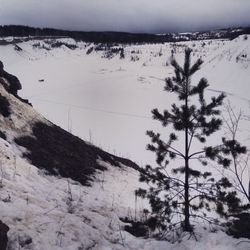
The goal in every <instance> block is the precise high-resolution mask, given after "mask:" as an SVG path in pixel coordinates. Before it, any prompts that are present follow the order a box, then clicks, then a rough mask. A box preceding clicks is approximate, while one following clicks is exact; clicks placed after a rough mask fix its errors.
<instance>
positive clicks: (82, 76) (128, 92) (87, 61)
mask: <svg viewBox="0 0 250 250" xmlns="http://www.w3.org/2000/svg"><path fill="white" fill-rule="evenodd" d="M59 41H61V42H66V43H67V44H76V45H77V46H78V48H77V49H75V50H70V49H69V48H67V47H66V46H64V45H63V46H61V47H60V48H53V49H52V50H47V49H46V48H50V47H49V46H50V45H49V43H46V42H44V41H29V42H25V43H22V44H19V46H20V47H21V48H22V49H23V51H16V50H15V49H14V46H13V45H8V46H1V47H0V51H1V57H0V60H2V61H3V62H4V64H5V65H6V70H7V71H9V72H10V73H13V74H14V75H16V76H17V77H18V78H19V79H20V81H21V83H22V85H23V90H22V91H21V92H20V94H21V96H22V97H25V98H28V99H29V100H30V101H31V102H32V104H33V105H34V107H35V108H36V109H37V110H38V111H39V112H41V114H43V115H44V116H45V117H46V118H48V119H49V120H51V121H52V122H54V123H56V124H58V125H60V126H61V127H63V128H65V129H66V130H69V131H71V132H72V133H73V134H75V135H78V136H79V137H81V138H83V139H85V140H90V141H92V142H93V143H94V144H96V145H98V146H100V147H102V148H103V149H105V150H107V151H109V152H111V153H116V154H117V155H121V156H124V157H129V158H131V159H132V160H135V161H136V162H137V163H138V164H145V163H154V155H152V153H150V152H147V151H146V150H145V147H146V144H147V143H148V142H149V139H148V138H147V136H145V132H146V130H150V129H156V128H157V130H159V131H161V127H160V126H159V125H158V124H157V122H155V121H153V120H152V119H151V112H150V111H151V110H152V109H153V108H155V107H158V108H160V109H163V108H168V107H169V105H170V104H171V103H172V102H173V101H174V100H175V99H174V98H173V97H172V96H171V94H168V93H166V92H164V91H162V89H163V86H164V79H165V78H166V77H168V76H171V75H172V73H173V71H172V67H171V66H166V62H169V58H170V56H171V51H172V50H174V51H175V57H176V58H177V60H178V61H180V63H181V62H182V60H183V55H184V53H183V52H184V46H189V47H191V48H192V49H193V51H194V52H193V60H194V59H196V58H198V57H202V59H203V60H204V65H203V67H202V69H201V70H200V71H199V73H198V74H197V75H196V76H195V78H194V81H196V80H198V79H199V78H200V77H206V78H207V79H208V81H209V84H210V93H209V94H218V93H217V91H226V92H227V93H228V97H229V99H230V100H231V102H232V103H233V105H234V106H236V107H237V108H239V107H241V108H242V109H244V112H245V115H249V99H250V98H249V84H250V82H249V81H250V68H249V63H250V37H249V38H248V39H247V40H245V39H244V37H243V36H241V37H239V38H237V39H235V40H233V41H220V40H214V41H205V42H203V41H196V42H185V43H177V44H175V45H174V44H160V45H137V46H126V47H125V48H124V49H125V59H123V60H121V59H119V55H117V56H115V57H114V58H112V59H107V58H102V55H103V52H102V51H97V52H96V51H93V52H92V53H91V54H90V55H86V51H87V50H88V49H89V48H90V47H92V46H93V44H85V43H82V42H81V43H76V42H75V41H74V40H72V39H60V40H59ZM38 43H40V47H37V46H34V44H35V45H37V44H38ZM131 57H138V58H139V60H138V61H135V62H133V61H131ZM39 80H44V81H43V82H39ZM215 92H216V93H215Z"/></svg>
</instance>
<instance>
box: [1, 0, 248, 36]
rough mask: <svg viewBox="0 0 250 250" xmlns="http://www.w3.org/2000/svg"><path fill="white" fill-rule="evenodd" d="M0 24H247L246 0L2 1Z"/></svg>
mask: <svg viewBox="0 0 250 250" xmlns="http://www.w3.org/2000/svg"><path fill="white" fill-rule="evenodd" d="M0 24H2V25H3V24H22V25H29V26H36V27H53V28H60V29H70V30H86V31H107V30H109V31H111V30H112V31H130V32H151V33H164V32H169V31H193V30H206V29H211V28H221V27H229V26H234V27H235V26H243V25H244V26H246V25H249V26H250V0H0Z"/></svg>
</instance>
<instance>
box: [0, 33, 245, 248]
mask: <svg viewBox="0 0 250 250" xmlns="http://www.w3.org/2000/svg"><path fill="white" fill-rule="evenodd" d="M8 39H9V40H10V41H11V39H12V38H8ZM185 46H189V47H191V48H193V56H194V58H199V57H200V56H201V57H202V58H203V60H204V61H205V62H204V66H203V68H202V69H201V71H200V72H199V75H198V76H197V79H198V78H199V77H203V76H204V77H207V78H208V80H209V83H210V93H211V95H212V94H214V92H218V91H225V92H226V93H228V97H229V99H230V100H231V102H232V104H233V105H234V106H236V107H237V108H240V107H241V108H242V109H243V110H244V112H245V115H246V118H247V116H248V115H249V110H248V109H249V99H250V98H249V96H248V95H249V93H248V92H247V89H248V88H247V87H248V84H249V79H250V78H249V77H250V68H249V63H250V59H249V58H250V37H248V39H246V38H245V37H244V36H241V37H239V38H237V39H235V40H233V41H222V40H216V41H212V40H211V41H205V42H204V41H196V42H185V43H176V44H161V45H134V46H121V45H118V46H116V47H115V48H118V51H119V52H118V53H117V52H116V50H113V52H112V53H111V54H110V53H109V52H110V50H111V49H109V50H108V51H104V50H102V49H100V47H99V48H98V45H94V44H90V43H88V44H86V43H83V42H78V43H77V42H76V41H74V40H72V39H57V40H54V39H46V40H32V41H27V42H23V43H19V44H18V45H16V44H9V45H5V46H0V52H1V57H0V60H1V61H3V62H4V65H5V70H6V71H8V72H10V73H12V74H14V75H16V76H17V77H18V78H19V79H20V81H21V83H22V87H23V89H22V90H21V91H19V94H20V96H21V97H23V98H27V99H28V100H29V101H30V102H31V103H32V104H33V106H34V108H35V109H33V108H32V107H31V106H30V105H29V104H27V103H25V102H23V101H21V100H19V99H18V98H17V97H15V96H14V95H12V94H10V93H9V92H8V91H6V89H5V88H4V87H3V86H2V85H0V93H1V96H4V97H5V98H6V99H7V100H8V102H9V104H10V111H11V112H10V115H9V116H7V117H3V116H0V117H1V124H2V126H1V132H3V133H4V135H5V136H6V138H4V136H3V139H1V138H0V149H1V152H2V154H1V156H0V162H1V192H0V202H1V206H0V214H1V220H2V221H3V222H4V223H6V224H7V225H8V226H9V227H10V231H9V233H8V236H9V249H32V250H33V249H34V250H38V249H39V250H47V249H51V250H54V249H72V250H73V249H74V250H75V249H79V250H80V249H96V250H109V249H113V250H119V249H145V250H153V249H155V250H158V249H159V250H161V249H169V250H171V249H176V250H190V249H192V250H198V249H199V250H200V249H204V250H209V249H218V250H219V249H220V250H224V249H227V250H233V249H239V250H246V249H249V246H250V245H249V243H248V242H246V240H244V239H238V240H237V239H232V238H231V237H229V236H226V234H224V233H223V232H220V231H219V232H217V233H208V232H206V231H203V230H202V229H200V234H198V235H197V236H198V237H200V238H199V240H198V241H195V240H194V239H192V240H188V241H183V242H178V243H175V244H170V243H168V242H165V241H155V240H152V239H143V238H136V237H134V236H132V235H131V234H129V233H128V232H126V231H125V230H124V226H125V223H124V222H122V220H121V218H125V217H129V218H134V219H137V218H140V217H142V216H143V215H142V210H143V209H144V208H147V207H148V204H147V203H146V201H142V200H140V199H138V198H137V197H135V195H134V191H135V189H136V188H138V187H139V186H140V185H142V184H140V183H139V182H138V176H139V173H138V171H137V170H136V166H137V165H136V164H134V163H133V162H131V161H130V160H126V159H124V158H123V157H125V158H129V159H132V160H135V161H136V162H137V163H139V164H145V163H153V162H154V156H153V155H152V154H151V153H149V152H147V151H145V146H146V144H147V142H148V138H147V137H146V136H145V131H146V130H148V129H157V130H158V131H161V130H162V128H161V127H159V126H158V124H157V123H155V122H154V121H153V120H152V119H151V114H150V110H151V109H152V108H154V107H159V108H160V109H161V108H165V107H169V105H170V104H171V103H172V102H173V101H174V99H173V97H171V95H169V94H166V93H165V92H163V91H162V89H163V85H164V78H165V77H167V76H170V75H171V74H172V68H171V67H170V66H169V59H170V56H171V54H172V53H174V55H175V57H176V58H177V60H178V61H181V60H183V55H184V48H185ZM91 48H93V49H91ZM120 48H123V49H124V55H125V58H124V59H120V57H121V55H120V51H121V50H120ZM197 79H196V78H195V79H194V80H197ZM3 80H4V81H6V79H3ZM35 110H37V111H38V112H37V111H35ZM40 113H41V115H40ZM44 117H46V119H45V118H44ZM48 120H51V121H52V122H53V123H55V124H57V125H59V126H61V127H62V128H64V129H66V130H68V131H69V132H72V133H73V134H74V135H77V136H79V137H81V138H83V139H85V140H87V141H90V142H91V143H93V144H94V145H96V146H100V147H101V148H102V149H103V150H106V151H109V153H106V152H105V151H103V150H101V149H99V148H96V147H95V146H93V145H92V144H91V143H85V142H83V141H81V140H80V139H79V138H77V137H75V136H71V135H70V133H67V132H66V131H63V130H62V129H61V128H59V127H57V126H55V125H53V124H52V123H51V122H50V121H48ZM37 124H38V125H37ZM39 124H43V125H42V126H41V125H39ZM243 125H244V126H245V127H247V126H248V121H246V122H245V124H243ZM244 131H245V129H244ZM246 132H248V131H246ZM244 133H245V132H244ZM51 138H53V140H52V139H51ZM246 138H247V137H246ZM246 142H248V141H247V140H246ZM50 143H51V144H50ZM52 143H54V144H52ZM53 145H54V147H53ZM36 147H39V148H40V149H42V154H40V155H37V149H36ZM70 147H71V148H70ZM83 151H84V152H87V153H86V155H84V153H83V155H84V157H85V158H87V159H88V160H87V161H86V162H79V159H80V160H82V158H79V157H78V155H82V152H83ZM69 152H73V153H72V155H70V154H69ZM74 152H77V155H74ZM113 154H114V155H113ZM115 155H119V156H121V157H116V156H115ZM24 156H25V157H26V158H24ZM59 156H61V157H59ZM64 156H65V158H63V157H64ZM40 157H43V158H42V159H41V158H40ZM70 157H72V158H70ZM84 157H83V158H84ZM60 159H62V161H61V162H60ZM70 159H71V162H70ZM81 163H82V165H81V167H82V168H81V167H79V165H78V164H81ZM88 164H89V165H88ZM76 169H80V170H82V171H83V173H82V172H81V171H79V172H75V170H76ZM85 170H86V171H87V173H85ZM73 172H74V173H75V174H72V173H73ZM58 173H59V174H60V177H58V176H57V174H58ZM51 174H53V175H51ZM69 177H70V178H69ZM88 185H91V186H88ZM188 237H189V236H187V237H186V238H188ZM186 238H185V237H184V239H186Z"/></svg>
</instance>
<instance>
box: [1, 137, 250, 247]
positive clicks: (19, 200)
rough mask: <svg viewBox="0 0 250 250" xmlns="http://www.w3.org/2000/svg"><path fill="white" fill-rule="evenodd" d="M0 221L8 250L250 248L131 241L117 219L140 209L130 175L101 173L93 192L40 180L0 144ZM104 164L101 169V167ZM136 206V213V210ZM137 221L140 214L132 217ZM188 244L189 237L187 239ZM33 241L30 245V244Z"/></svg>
mask: <svg viewBox="0 0 250 250" xmlns="http://www.w3.org/2000/svg"><path fill="white" fill-rule="evenodd" d="M0 150H1V156H0V160H1V193H0V214H1V220H2V221H3V222H4V223H6V224H7V225H8V226H9V227H10V231H9V233H8V236H9V249H13V250H17V249H32V250H48V249H50V250H59V249H63V250H77V249H78V250H80V249H84V250H85V249H93V250H123V249H128V250H129V249H131V250H136V249H143V250H174V249H175V250H191V249H192V250H201V249H203V250H211V249H213V250H235V249H238V250H246V249H249V247H250V246H249V244H250V243H249V242H248V241H247V240H245V239H238V240H236V239H233V238H231V237H229V236H227V235H226V234H225V233H223V232H220V231H218V232H216V233H208V232H206V231H203V230H202V229H201V230H199V233H197V237H198V241H196V240H194V239H191V240H185V237H184V240H183V241H182V242H179V243H175V244H171V243H168V242H166V241H156V240H153V239H142V238H136V237H134V236H132V235H130V234H129V233H127V232H126V231H124V229H123V227H124V223H123V222H121V221H120V219H119V217H124V216H130V217H131V216H132V217H133V218H135V211H137V213H138V211H139V210H140V209H141V208H142V207H143V206H144V205H145V204H143V203H142V202H141V201H139V202H138V203H135V202H134V199H133V197H134V192H133V191H134V188H136V187H138V181H137V178H138V173H136V172H135V170H132V169H130V170H128V169H124V170H122V169H118V168H113V167H112V166H109V170H108V171H106V172H104V173H100V174H99V175H98V176H97V180H96V181H95V182H94V185H93V187H83V186H81V185H80V184H79V183H76V182H73V181H72V180H70V179H65V178H60V179H58V178H57V177H53V176H48V175H45V174H44V172H42V171H40V170H38V169H37V168H36V167H35V166H33V165H31V164H29V163H28V162H27V161H26V160H24V159H23V158H21V157H19V156H16V152H15V149H14V148H13V146H12V145H11V144H9V143H8V142H6V141H4V140H2V139H0ZM104 164H105V163H104ZM136 206H137V207H136ZM137 216H139V214H137ZM186 238H187V239H188V236H187V237H186ZM31 239H32V242H31V243H30V241H31Z"/></svg>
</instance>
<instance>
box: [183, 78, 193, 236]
mask: <svg viewBox="0 0 250 250" xmlns="http://www.w3.org/2000/svg"><path fill="white" fill-rule="evenodd" d="M188 83H189V82H188V79H187V82H186V98H185V108H186V118H185V120H186V121H185V123H186V124H185V185H184V189H185V194H184V198H185V208H184V216H185V220H184V231H186V232H192V227H191V225H190V211H189V210H190V206H189V148H188V147H189V141H188V124H189V115H188Z"/></svg>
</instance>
